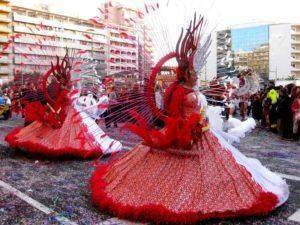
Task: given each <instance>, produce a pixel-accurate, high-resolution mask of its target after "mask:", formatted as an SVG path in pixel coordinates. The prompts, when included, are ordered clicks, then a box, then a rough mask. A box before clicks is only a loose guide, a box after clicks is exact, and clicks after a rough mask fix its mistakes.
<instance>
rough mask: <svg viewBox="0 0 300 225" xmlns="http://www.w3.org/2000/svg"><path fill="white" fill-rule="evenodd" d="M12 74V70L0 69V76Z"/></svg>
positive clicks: (7, 68)
mask: <svg viewBox="0 0 300 225" xmlns="http://www.w3.org/2000/svg"><path fill="white" fill-rule="evenodd" d="M8 73H11V69H10V68H9V67H0V74H8Z"/></svg>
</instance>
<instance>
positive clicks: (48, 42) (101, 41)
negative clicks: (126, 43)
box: [12, 6, 107, 75]
mask: <svg viewBox="0 0 300 225" xmlns="http://www.w3.org/2000/svg"><path fill="white" fill-rule="evenodd" d="M12 11H13V13H12V30H13V34H14V36H15V38H14V45H13V46H14V47H13V48H14V49H13V65H12V68H13V70H12V74H13V75H15V74H16V73H22V74H24V73H25V74H30V73H33V72H34V71H41V72H43V71H45V70H46V69H47V68H49V62H50V61H54V60H55V56H56V55H58V56H60V57H63V56H64V54H65V49H66V48H68V49H69V52H72V51H74V52H75V51H85V52H86V54H85V55H86V56H89V57H91V58H93V59H94V60H96V61H97V64H98V72H99V73H106V45H107V35H106V31H105V30H104V29H103V28H102V29H101V28H99V27H95V26H94V25H93V24H91V23H89V22H88V21H86V20H82V19H78V18H73V17H67V16H63V15H58V14H54V13H51V12H50V11H49V10H47V8H46V9H45V8H44V9H28V8H23V7H19V6H12ZM37 40H42V41H39V43H37ZM37 44H38V45H39V48H36V47H34V46H36V45H37ZM32 49H34V50H32ZM24 56H26V57H24Z"/></svg>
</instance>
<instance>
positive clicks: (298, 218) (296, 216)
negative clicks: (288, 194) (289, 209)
mask: <svg viewBox="0 0 300 225" xmlns="http://www.w3.org/2000/svg"><path fill="white" fill-rule="evenodd" d="M288 220H292V221H296V222H300V209H298V210H297V211H296V212H295V213H294V214H293V215H291V216H290V217H289V218H288Z"/></svg>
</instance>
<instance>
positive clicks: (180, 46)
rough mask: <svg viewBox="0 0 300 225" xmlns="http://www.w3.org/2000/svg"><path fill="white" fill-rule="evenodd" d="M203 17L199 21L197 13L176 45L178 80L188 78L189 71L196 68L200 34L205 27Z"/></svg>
mask: <svg viewBox="0 0 300 225" xmlns="http://www.w3.org/2000/svg"><path fill="white" fill-rule="evenodd" d="M203 21H204V19H203V17H201V16H200V17H199V20H198V21H197V16H196V13H195V15H194V20H191V21H190V25H189V28H188V29H187V31H186V33H185V35H184V36H183V33H184V32H183V31H184V30H183V28H182V29H181V34H180V37H179V39H178V41H177V45H176V60H177V63H178V68H177V79H178V80H179V81H181V80H186V79H187V78H188V71H191V70H193V68H194V65H193V64H194V56H195V53H196V50H197V46H198V42H199V39H200V32H201V28H202V25H203Z"/></svg>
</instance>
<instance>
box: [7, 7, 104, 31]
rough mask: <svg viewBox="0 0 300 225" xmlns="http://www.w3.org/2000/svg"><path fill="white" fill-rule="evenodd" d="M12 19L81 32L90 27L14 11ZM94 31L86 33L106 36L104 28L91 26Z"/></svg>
mask: <svg viewBox="0 0 300 225" xmlns="http://www.w3.org/2000/svg"><path fill="white" fill-rule="evenodd" d="M13 20H14V21H18V22H24V23H31V24H32V23H33V24H36V25H39V24H41V22H43V24H44V25H45V26H49V27H56V28H64V29H68V30H74V31H81V32H86V31H87V29H89V28H90V27H86V26H81V25H76V24H72V23H68V22H67V21H66V22H64V23H61V22H58V21H55V20H44V19H42V18H34V17H29V16H23V15H19V14H17V13H14V15H13ZM93 29H94V30H95V31H94V32H93V31H89V32H88V33H91V34H96V35H97V34H98V35H103V36H107V32H106V30H104V29H103V30H102V29H95V28H93Z"/></svg>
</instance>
